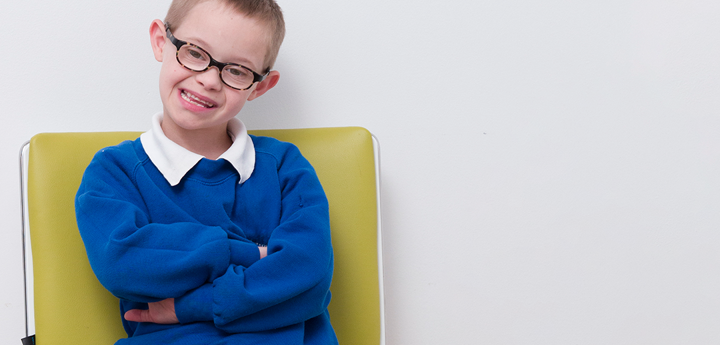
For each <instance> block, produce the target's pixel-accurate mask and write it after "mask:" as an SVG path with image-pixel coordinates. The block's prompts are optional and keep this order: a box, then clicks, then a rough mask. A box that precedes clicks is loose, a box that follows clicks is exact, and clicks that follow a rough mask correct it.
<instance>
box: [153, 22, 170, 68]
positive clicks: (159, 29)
mask: <svg viewBox="0 0 720 345" xmlns="http://www.w3.org/2000/svg"><path fill="white" fill-rule="evenodd" d="M165 42H166V41H165V24H164V23H163V22H162V20H160V19H155V20H153V22H152V24H150V45H151V46H152V50H153V55H155V60H157V61H159V62H162V60H163V48H164V47H165Z"/></svg>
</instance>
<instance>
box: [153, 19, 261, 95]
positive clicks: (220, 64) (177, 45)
mask: <svg viewBox="0 0 720 345" xmlns="http://www.w3.org/2000/svg"><path fill="white" fill-rule="evenodd" d="M165 32H166V33H167V38H168V39H170V42H172V44H173V45H175V48H176V51H175V59H176V60H177V62H178V63H179V64H180V66H183V67H185V68H186V69H188V70H190V71H193V72H205V71H207V70H208V69H210V67H217V69H218V75H219V76H220V80H222V82H223V84H225V85H227V86H228V87H229V88H231V89H235V90H240V91H244V90H247V89H249V88H251V87H252V86H253V85H254V84H255V83H258V82H261V81H263V80H264V79H265V77H266V76H267V75H268V73H270V71H267V72H265V74H260V73H257V72H255V71H253V70H252V69H250V68H248V67H247V66H243V65H241V64H237V63H232V62H229V63H226V62H220V61H217V60H215V59H213V57H212V56H211V55H210V53H208V52H207V50H205V49H203V48H202V47H200V46H198V45H196V44H192V43H189V42H187V41H183V40H180V39H177V38H176V37H175V36H173V34H172V33H171V32H170V26H169V25H167V24H165ZM186 44H187V45H189V46H192V47H195V48H197V49H200V50H202V51H203V52H204V53H205V54H207V56H208V58H210V62H209V63H208V65H207V67H205V69H202V70H195V69H192V68H190V67H188V66H185V65H184V64H183V63H182V62H180V48H181V47H182V46H184V45H186ZM225 66H238V67H242V68H244V69H246V70H248V71H250V72H252V74H253V82H252V83H251V84H250V86H248V87H246V88H244V89H240V88H237V87H234V86H231V85H228V83H226V82H225V79H223V77H222V71H223V69H224V68H225Z"/></svg>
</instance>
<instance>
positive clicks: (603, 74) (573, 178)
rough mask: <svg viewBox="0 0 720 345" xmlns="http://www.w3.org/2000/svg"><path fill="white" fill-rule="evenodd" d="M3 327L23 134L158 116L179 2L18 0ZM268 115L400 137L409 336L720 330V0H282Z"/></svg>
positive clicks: (396, 319) (12, 310) (504, 338)
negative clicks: (155, 40)
mask: <svg viewBox="0 0 720 345" xmlns="http://www.w3.org/2000/svg"><path fill="white" fill-rule="evenodd" d="M0 3H1V5H0V35H2V44H3V46H2V48H1V49H0V80H2V83H0V103H1V104H2V107H3V111H2V120H3V121H2V122H3V123H4V125H2V126H0V131H1V133H2V135H0V159H1V160H2V161H4V162H6V165H5V167H4V168H2V169H0V181H2V182H0V186H1V187H0V188H1V189H0V190H1V191H2V193H0V222H1V223H0V224H2V230H1V231H0V246H1V249H0V260H1V262H2V263H3V264H2V272H3V277H2V278H3V279H0V296H1V298H2V301H0V342H1V343H3V344H5V343H7V344H11V343H13V342H17V339H18V338H20V337H21V336H22V334H23V329H24V328H23V321H22V308H23V299H22V280H21V279H22V272H21V269H20V264H21V254H20V206H19V187H18V182H17V181H18V168H17V164H16V162H17V154H18V150H19V148H20V145H21V144H22V143H23V142H24V141H25V140H27V139H28V138H30V137H31V136H32V135H33V134H35V133H38V132H45V131H53V132H54V131H105V130H145V129H146V128H148V126H149V116H150V114H152V113H153V112H155V111H157V110H159V109H160V104H159V102H158V100H157V91H156V90H157V72H158V69H159V65H158V63H156V62H155V61H154V60H153V58H152V55H151V52H150V46H149V40H148V38H147V29H148V27H149V24H150V21H151V20H152V19H154V18H162V17H163V16H164V13H165V11H166V8H167V6H168V4H169V1H168V0H164V1H142V0H129V1H122V2H101V1H91V0H75V1H72V2H58V1H44V0H34V1H22V2H21V1H13V2H12V4H10V1H9V0H0ZM280 4H281V5H282V6H283V8H284V10H285V13H286V18H287V23H288V35H287V39H286V41H285V45H284V47H283V49H282V51H281V56H280V59H279V60H278V63H277V66H276V67H277V69H278V70H280V71H281V73H282V78H281V82H280V84H279V85H278V87H277V88H276V89H274V90H272V92H271V93H269V94H268V95H266V96H263V97H262V98H261V99H259V100H257V101H254V102H251V104H249V105H248V106H247V107H246V109H245V110H243V113H242V114H241V118H242V119H243V120H244V121H245V122H246V124H248V126H249V127H251V128H284V127H320V126H349V125H359V126H364V127H366V128H368V129H369V130H371V131H372V132H373V133H375V134H376V135H377V136H378V137H379V138H380V141H381V144H382V168H383V172H382V178H383V183H384V185H383V187H384V189H383V193H384V194H383V211H384V220H385V224H384V225H385V245H386V247H385V250H386V252H385V259H386V262H385V266H386V280H385V281H386V292H387V297H388V301H387V326H388V329H387V335H388V344H393V345H405V344H413V345H414V344H477V343H484V344H651V343H652V344H709V343H720V333H719V332H718V331H717V329H718V323H719V322H720V275H719V274H718V272H719V270H718V269H719V268H720V250H718V248H720V232H719V231H718V230H720V138H718V132H719V131H720V117H719V116H718V110H720V97H719V95H720V43H719V42H720V21H719V20H718V18H720V2H717V1H715V0H686V1H668V0H660V1H658V0H653V1H650V0H630V1H627V0H626V1H607V0H605V1H599V0H587V1H566V0H548V1H530V0H509V1H508V0H503V1H500V0H496V1H470V0H464V1H455V2H451V1H434V0H418V1H386V0H365V1H329V0H308V1H291V0H282V1H280Z"/></svg>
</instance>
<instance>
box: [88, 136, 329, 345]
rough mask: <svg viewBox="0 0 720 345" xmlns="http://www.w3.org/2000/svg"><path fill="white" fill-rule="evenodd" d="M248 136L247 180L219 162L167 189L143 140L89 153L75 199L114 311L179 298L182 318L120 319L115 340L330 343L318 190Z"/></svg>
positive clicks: (303, 170) (291, 156) (275, 144)
mask: <svg viewBox="0 0 720 345" xmlns="http://www.w3.org/2000/svg"><path fill="white" fill-rule="evenodd" d="M252 140H253V144H254V145H255V152H256V162H255V169H254V172H253V174H252V176H251V177H250V178H249V179H248V180H247V181H245V182H244V183H243V184H238V173H237V171H236V170H235V169H234V168H233V166H232V165H231V164H230V163H228V162H227V161H225V160H222V159H221V160H217V161H214V160H208V159H202V160H200V162H199V163H198V164H197V165H196V166H195V167H194V168H193V169H192V170H190V171H189V172H188V173H187V175H186V176H185V177H184V178H183V179H182V181H181V182H180V183H179V184H178V185H177V186H174V187H173V186H170V184H169V183H168V182H167V181H166V180H165V178H164V177H163V176H162V174H161V173H160V172H159V171H158V169H157V168H156V167H155V166H154V165H153V163H152V162H151V161H150V159H149V158H148V156H147V154H146V153H145V151H144V150H143V147H142V144H141V142H140V139H137V140H135V141H126V142H123V143H121V144H119V145H117V146H113V147H108V148H105V149H103V150H101V151H100V152H98V153H97V154H96V155H95V157H94V158H93V160H92V162H91V163H90V165H89V166H88V168H87V170H86V171H85V174H84V176H83V179H82V183H81V185H80V189H79V190H78V193H77V197H76V200H75V208H76V213H77V222H78V227H79V229H80V234H81V236H82V239H83V242H84V243H85V249H86V250H87V254H88V258H89V260H90V264H91V266H92V268H93V271H94V272H95V274H96V275H97V277H98V280H99V281H100V282H101V283H102V284H103V286H105V288H107V289H108V290H109V291H110V292H111V293H113V294H114V295H115V296H117V297H118V298H120V309H121V315H122V314H124V313H125V311H127V310H130V309H136V308H139V309H147V303H149V302H155V301H159V300H163V299H166V298H175V310H176V314H177V316H178V319H179V320H180V324H175V325H159V324H152V323H136V322H128V321H125V320H124V319H123V326H124V327H125V330H126V331H127V333H128V338H127V339H121V340H119V341H118V342H117V343H116V344H123V345H124V344H198V345H199V344H202V345H207V344H256V343H257V344H281V345H292V344H323V345H327V344H337V339H336V336H335V333H334V331H333V329H332V326H331V325H330V319H329V315H328V311H327V306H328V303H329V302H330V291H329V288H330V281H331V279H332V271H333V255H332V246H331V241H330V224H329V217H328V203H327V199H326V197H325V193H324V192H323V190H322V186H321V185H320V182H319V181H318V178H317V176H316V174H315V171H314V169H313V168H312V166H311V165H310V164H309V163H308V162H307V160H306V159H305V158H304V157H302V155H301V154H300V152H299V150H298V149H297V148H296V147H295V146H294V145H292V144H288V143H283V142H280V141H278V140H275V139H272V138H267V137H254V136H252ZM258 244H260V245H267V247H268V251H267V252H268V255H267V257H265V258H263V259H262V260H260V255H259V251H258V248H257V246H258Z"/></svg>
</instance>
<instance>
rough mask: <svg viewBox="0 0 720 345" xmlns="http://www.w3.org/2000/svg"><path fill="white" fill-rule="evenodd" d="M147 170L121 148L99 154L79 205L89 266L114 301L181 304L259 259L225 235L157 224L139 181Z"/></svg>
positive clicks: (192, 224)
mask: <svg viewBox="0 0 720 345" xmlns="http://www.w3.org/2000/svg"><path fill="white" fill-rule="evenodd" d="M140 165H141V162H139V161H138V160H137V159H135V160H133V159H132V157H128V153H127V152H123V151H122V150H118V149H117V148H108V149H105V150H103V151H101V152H99V153H98V154H97V155H96V156H95V158H94V159H93V161H92V162H91V163H90V165H89V166H88V168H87V169H86V171H85V174H84V175H83V180H82V183H81V185H80V188H79V190H78V193H77V196H76V200H75V210H76V216H77V222H78V228H79V230H80V235H81V237H82V239H83V242H84V244H85V249H86V251H87V254H88V259H89V261H90V264H91V266H92V268H93V271H94V272H95V274H96V276H97V278H98V280H99V281H100V282H101V283H102V284H103V286H105V288H107V289H108V290H109V291H110V292H111V293H113V294H114V295H115V296H117V297H119V298H122V299H126V300H130V301H135V302H145V303H147V302H153V301H157V300H161V299H165V298H170V297H179V296H183V295H185V294H187V293H188V292H189V291H192V290H193V289H196V288H197V287H199V286H202V285H203V284H205V283H206V282H209V281H213V280H215V279H216V278H218V277H220V276H222V275H223V274H225V272H226V271H227V268H228V267H229V265H230V263H231V262H234V263H236V264H238V265H241V264H247V265H248V266H249V265H250V264H251V263H252V262H254V261H256V260H257V259H259V253H257V248H256V247H255V246H254V244H252V243H246V242H241V241H238V240H230V239H228V235H227V232H226V231H225V230H223V229H222V228H221V227H216V226H205V225H202V224H199V223H196V222H177V223H172V224H160V223H153V222H151V219H149V216H148V215H147V212H146V210H145V206H144V205H145V204H144V201H143V196H142V195H141V193H140V192H139V191H138V186H137V181H136V179H135V175H134V174H135V171H136V170H137V169H138V168H139V166H140ZM252 248H254V252H253V251H252ZM241 261H242V262H241Z"/></svg>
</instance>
